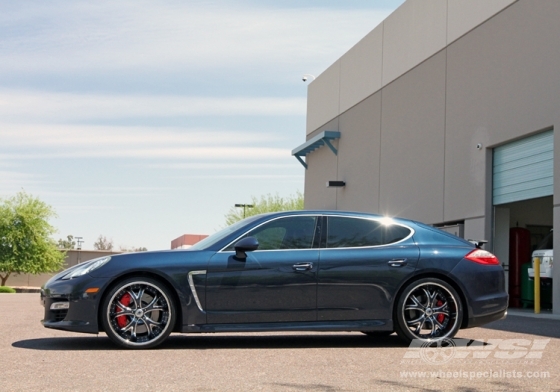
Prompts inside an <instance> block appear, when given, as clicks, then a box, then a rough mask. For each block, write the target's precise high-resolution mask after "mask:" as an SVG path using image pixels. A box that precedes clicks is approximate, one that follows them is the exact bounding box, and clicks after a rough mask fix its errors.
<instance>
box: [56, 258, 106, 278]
mask: <svg viewBox="0 0 560 392" xmlns="http://www.w3.org/2000/svg"><path fill="white" fill-rule="evenodd" d="M109 260H111V256H105V257H101V258H99V259H93V260H90V261H88V262H85V263H83V264H80V265H78V266H77V267H76V268H73V269H72V270H71V271H70V272H68V273H67V274H66V275H64V276H63V277H62V278H61V279H64V280H67V279H72V278H76V277H78V276H82V275H85V274H87V273H89V272H91V271H93V270H96V269H98V268H99V267H101V266H103V265H105V264H107V262H108V261H109Z"/></svg>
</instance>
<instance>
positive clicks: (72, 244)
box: [58, 234, 76, 249]
mask: <svg viewBox="0 0 560 392" xmlns="http://www.w3.org/2000/svg"><path fill="white" fill-rule="evenodd" d="M58 248H59V249H76V241H74V236H73V235H72V234H70V235H67V236H66V239H65V240H63V239H62V238H61V239H59V240H58Z"/></svg>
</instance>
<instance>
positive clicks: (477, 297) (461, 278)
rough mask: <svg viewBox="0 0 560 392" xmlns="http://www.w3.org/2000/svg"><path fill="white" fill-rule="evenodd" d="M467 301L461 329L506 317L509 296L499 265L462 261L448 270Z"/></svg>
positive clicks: (503, 274)
mask: <svg viewBox="0 0 560 392" xmlns="http://www.w3.org/2000/svg"><path fill="white" fill-rule="evenodd" d="M451 276H452V277H453V279H454V280H455V281H456V282H457V283H458V284H459V285H460V286H461V289H462V292H463V294H464V296H465V300H466V304H465V305H466V306H465V311H466V316H465V318H464V319H463V324H462V326H461V327H462V328H472V327H478V326H481V325H484V324H487V323H490V322H492V321H496V320H500V319H502V318H504V317H505V316H506V313H507V307H508V301H509V296H508V294H507V292H506V288H505V273H504V269H503V267H502V266H501V265H481V264H477V263H475V262H472V261H469V260H465V259H463V260H461V261H460V262H459V263H458V264H457V265H456V266H455V268H454V269H453V270H452V271H451Z"/></svg>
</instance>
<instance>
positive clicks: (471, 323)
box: [463, 309, 507, 328]
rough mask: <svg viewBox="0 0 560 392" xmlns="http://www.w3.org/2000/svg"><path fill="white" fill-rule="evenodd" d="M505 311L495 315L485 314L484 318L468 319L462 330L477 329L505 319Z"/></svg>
mask: <svg viewBox="0 0 560 392" xmlns="http://www.w3.org/2000/svg"><path fill="white" fill-rule="evenodd" d="M506 316H507V309H504V310H500V311H499V312H496V313H491V314H486V315H484V316H477V317H470V318H469V319H468V322H467V325H466V326H464V327H463V328H473V327H479V326H481V325H484V324H488V323H491V322H492V321H497V320H501V319H504V318H506Z"/></svg>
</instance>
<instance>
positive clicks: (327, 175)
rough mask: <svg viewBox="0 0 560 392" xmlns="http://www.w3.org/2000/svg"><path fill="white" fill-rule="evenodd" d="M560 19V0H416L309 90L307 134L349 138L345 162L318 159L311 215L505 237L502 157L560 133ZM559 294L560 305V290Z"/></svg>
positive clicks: (310, 184) (558, 239)
mask: <svg viewBox="0 0 560 392" xmlns="http://www.w3.org/2000/svg"><path fill="white" fill-rule="evenodd" d="M559 19H560V1H542V0H517V1H512V0H495V1H494V0H492V1H487V0H423V1H416V0H408V1H407V2H405V3H404V4H403V5H402V6H401V7H400V8H399V9H397V10H396V11H395V12H394V13H393V14H392V15H390V16H389V17H388V18H387V19H386V20H385V21H384V22H382V24H380V25H379V26H377V27H376V28H375V29H374V30H373V31H372V32H371V33H370V34H368V35H367V36H366V37H365V38H364V39H362V40H361V41H360V42H359V43H358V44H356V45H355V46H354V47H353V48H351V49H350V50H349V51H348V52H347V53H346V54H344V55H343V56H342V57H341V58H340V59H339V60H337V61H336V62H335V63H334V64H333V66H331V67H330V68H329V69H328V70H327V71H326V72H325V73H324V74H321V75H319V76H318V77H317V79H316V80H315V81H314V82H312V83H311V84H310V85H309V87H308V121H307V130H306V135H307V138H308V139H309V138H310V137H312V136H313V135H316V134H317V133H318V132H320V131H324V130H331V131H339V132H340V133H341V136H340V139H339V140H338V141H337V146H338V149H339V150H338V154H337V155H334V154H332V152H330V150H329V149H328V148H326V147H321V148H320V149H318V150H316V151H315V152H312V153H310V154H309V155H308V156H307V157H306V159H307V162H308V164H309V169H308V170H306V173H305V206H306V208H308V209H315V208H333V207H334V208H336V209H339V210H341V209H344V210H358V211H368V212H376V213H381V214H388V215H396V216H401V217H405V218H412V219H417V220H420V221H423V222H426V223H429V224H444V223H446V224H452V223H454V222H462V223H464V232H465V237H466V238H475V239H488V240H490V241H492V239H493V238H502V237H504V236H502V235H501V234H500V233H498V234H496V233H495V232H494V230H495V228H494V227H493V224H494V222H493V214H495V213H498V212H499V213H500V214H502V213H503V212H504V211H498V212H495V211H494V206H493V204H492V200H491V195H492V156H493V155H492V151H493V148H495V147H497V146H499V145H502V144H505V143H508V142H511V141H514V140H516V139H519V138H523V137H527V136H530V135H533V134H535V133H538V132H542V131H545V130H550V129H554V130H555V129H557V128H559V124H560V110H558V105H559V103H560V84H559V83H558V80H559V79H558V70H559V69H560V39H559V38H558V37H560V23H558V20H559ZM380 53H381V54H380ZM380 61H381V62H382V66H381V71H379V62H380ZM360 80H363V83H361V84H360V83H359V82H358V81H360ZM379 81H380V82H379ZM337 102H338V104H337ZM554 134H555V135H554V142H555V143H554V146H555V148H554V173H555V176H554V177H555V179H557V178H559V176H558V173H560V136H559V133H558V132H554ZM328 180H342V181H345V182H346V186H345V187H344V188H338V189H333V188H327V187H326V186H325V183H326V181H328ZM554 182H555V184H554V195H553V197H552V198H551V199H552V206H550V201H548V202H547V203H548V204H547V206H546V209H547V210H549V211H550V210H551V209H552V213H551V214H550V212H549V219H541V220H542V221H543V222H545V221H546V223H547V224H554V226H557V227H558V226H560V181H554ZM515 213H516V212H515V211H511V212H510V213H508V214H509V215H508V214H506V215H504V216H506V218H507V217H513V216H514V215H515ZM502 215H503V214H502ZM512 219H513V218H512ZM506 220H507V222H509V218H508V219H506ZM507 222H506V223H505V225H506V226H507ZM496 224H498V223H496ZM500 224H501V223H500ZM506 226H504V227H505V229H508V228H507V227H506ZM555 244H556V248H558V249H560V236H555ZM498 245H500V244H498ZM498 245H497V246H498ZM500 246H501V245H500ZM500 246H498V247H499V248H500ZM492 247H493V244H492V243H490V244H489V249H493V248H492ZM502 248H503V247H502ZM502 248H500V249H502ZM502 250H503V254H505V255H506V258H505V260H507V249H502ZM502 250H500V252H502ZM554 271H555V272H554V274H555V281H559V282H560V268H557V269H555V270H554ZM553 295H554V298H553V302H554V303H555V304H560V285H555V286H554V294H553ZM554 312H555V313H560V306H559V305H556V306H555V310H554Z"/></svg>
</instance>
